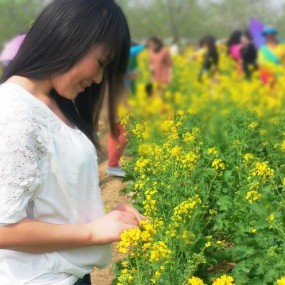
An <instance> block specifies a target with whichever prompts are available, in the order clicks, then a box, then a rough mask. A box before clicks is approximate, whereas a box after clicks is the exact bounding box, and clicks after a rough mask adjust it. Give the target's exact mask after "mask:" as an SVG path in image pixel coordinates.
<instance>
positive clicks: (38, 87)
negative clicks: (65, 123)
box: [7, 75, 52, 99]
mask: <svg viewBox="0 0 285 285" xmlns="http://www.w3.org/2000/svg"><path fill="white" fill-rule="evenodd" d="M7 82H10V83H15V84H18V85H20V86H21V87H23V88H24V89H26V90H27V91H28V92H29V93H31V94H32V95H34V96H35V97H37V98H39V99H40V98H42V97H50V91H51V89H52V85H51V82H50V80H48V79H45V80H36V79H29V78H26V77H22V76H18V75H14V76H12V77H10V78H9V79H8V80H7Z"/></svg>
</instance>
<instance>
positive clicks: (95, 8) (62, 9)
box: [2, 0, 130, 147]
mask: <svg viewBox="0 0 285 285" xmlns="http://www.w3.org/2000/svg"><path fill="white" fill-rule="evenodd" d="M96 45H103V47H104V50H105V51H106V53H108V56H109V57H111V58H112V59H111V61H110V63H109V64H108V66H107V67H106V68H105V70H104V74H103V80H102V82H101V83H100V84H95V83H94V84H92V85H91V86H90V87H89V88H86V89H85V91H84V92H82V93H80V94H79V95H78V96H77V97H76V99H75V100H74V101H71V100H68V99H65V98H63V97H62V96H60V94H58V93H57V92H56V90H52V91H51V95H52V96H53V97H54V99H55V100H56V102H57V104H58V105H59V107H60V109H61V110H62V112H63V113H64V114H65V115H66V117H67V118H68V119H69V120H71V121H72V122H73V123H74V124H75V125H76V126H77V127H78V128H79V129H81V130H82V131H83V132H84V133H85V134H86V135H87V136H88V137H89V139H90V140H91V141H92V142H93V143H94V145H95V146H96V147H99V143H98V141H97V139H96V136H94V132H95V130H97V127H98V121H99V115H100V111H101V107H102V103H103V99H104V96H105V95H108V109H109V119H110V127H111V131H112V132H113V133H114V134H115V132H116V128H115V116H116V113H115V107H116V103H117V100H116V99H117V97H118V94H119V93H120V91H121V90H122V85H123V77H124V74H125V72H126V70H127V65H128V59H129V50H130V32H129V27H128V24H127V21H126V18H125V16H124V14H123V12H122V10H121V8H120V7H119V6H118V5H117V4H116V3H115V1H114V0H53V1H52V2H51V3H50V4H49V5H48V6H47V7H46V8H45V9H44V10H43V11H42V13H41V14H40V15H39V17H38V18H37V19H36V21H35V22H34V24H33V26H32V27H31V29H30V31H29V32H28V34H27V36H26V38H25V40H24V42H23V44H22V46H21V47H20V49H19V51H18V53H17V55H16V57H15V58H14V60H13V61H12V62H11V63H10V65H9V66H8V68H7V69H6V71H5V73H4V75H3V77H2V82H4V81H6V80H7V79H8V78H10V77H11V76H13V75H19V76H23V77H26V78H30V79H36V80H37V79H38V80H39V79H50V78H53V77H55V76H57V75H60V74H63V73H65V72H67V71H68V70H70V69H71V68H72V67H73V66H74V65H76V64H77V63H78V61H80V60H81V59H82V58H83V57H84V56H85V55H86V54H87V53H88V52H89V51H90V50H91V48H92V47H94V46H96Z"/></svg>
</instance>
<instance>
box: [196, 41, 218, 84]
mask: <svg viewBox="0 0 285 285" xmlns="http://www.w3.org/2000/svg"><path fill="white" fill-rule="evenodd" d="M199 45H200V47H201V48H202V49H203V50H204V55H203V60H202V67H201V69H200V72H199V74H198V80H199V81H202V79H203V76H204V75H205V74H206V75H207V76H208V77H209V78H211V79H214V76H215V74H216V73H217V71H218V65H219V53H218V49H217V46H216V39H215V38H214V37H213V36H207V37H204V38H202V39H201V40H200V43H199Z"/></svg>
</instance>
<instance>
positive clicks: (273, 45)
mask: <svg viewBox="0 0 285 285" xmlns="http://www.w3.org/2000/svg"><path fill="white" fill-rule="evenodd" d="M262 35H263V36H264V37H265V44H264V45H262V46H261V47H260V48H259V50H258V65H259V72H260V76H261V80H262V82H263V83H264V84H267V83H270V84H274V83H275V82H276V80H277V78H278V76H279V75H280V74H281V72H282V68H283V67H284V66H285V45H284V44H281V43H279V42H278V39H277V30H276V29H275V28H273V27H265V28H264V30H263V32H262Z"/></svg>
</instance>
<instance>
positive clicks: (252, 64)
mask: <svg viewBox="0 0 285 285" xmlns="http://www.w3.org/2000/svg"><path fill="white" fill-rule="evenodd" d="M240 54H241V58H242V69H243V73H244V75H245V78H246V79H250V78H251V75H252V73H253V72H254V71H255V70H256V69H257V50H256V48H255V46H254V44H253V42H252V36H251V34H250V32H249V31H245V32H243V34H242V36H241V48H240Z"/></svg>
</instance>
